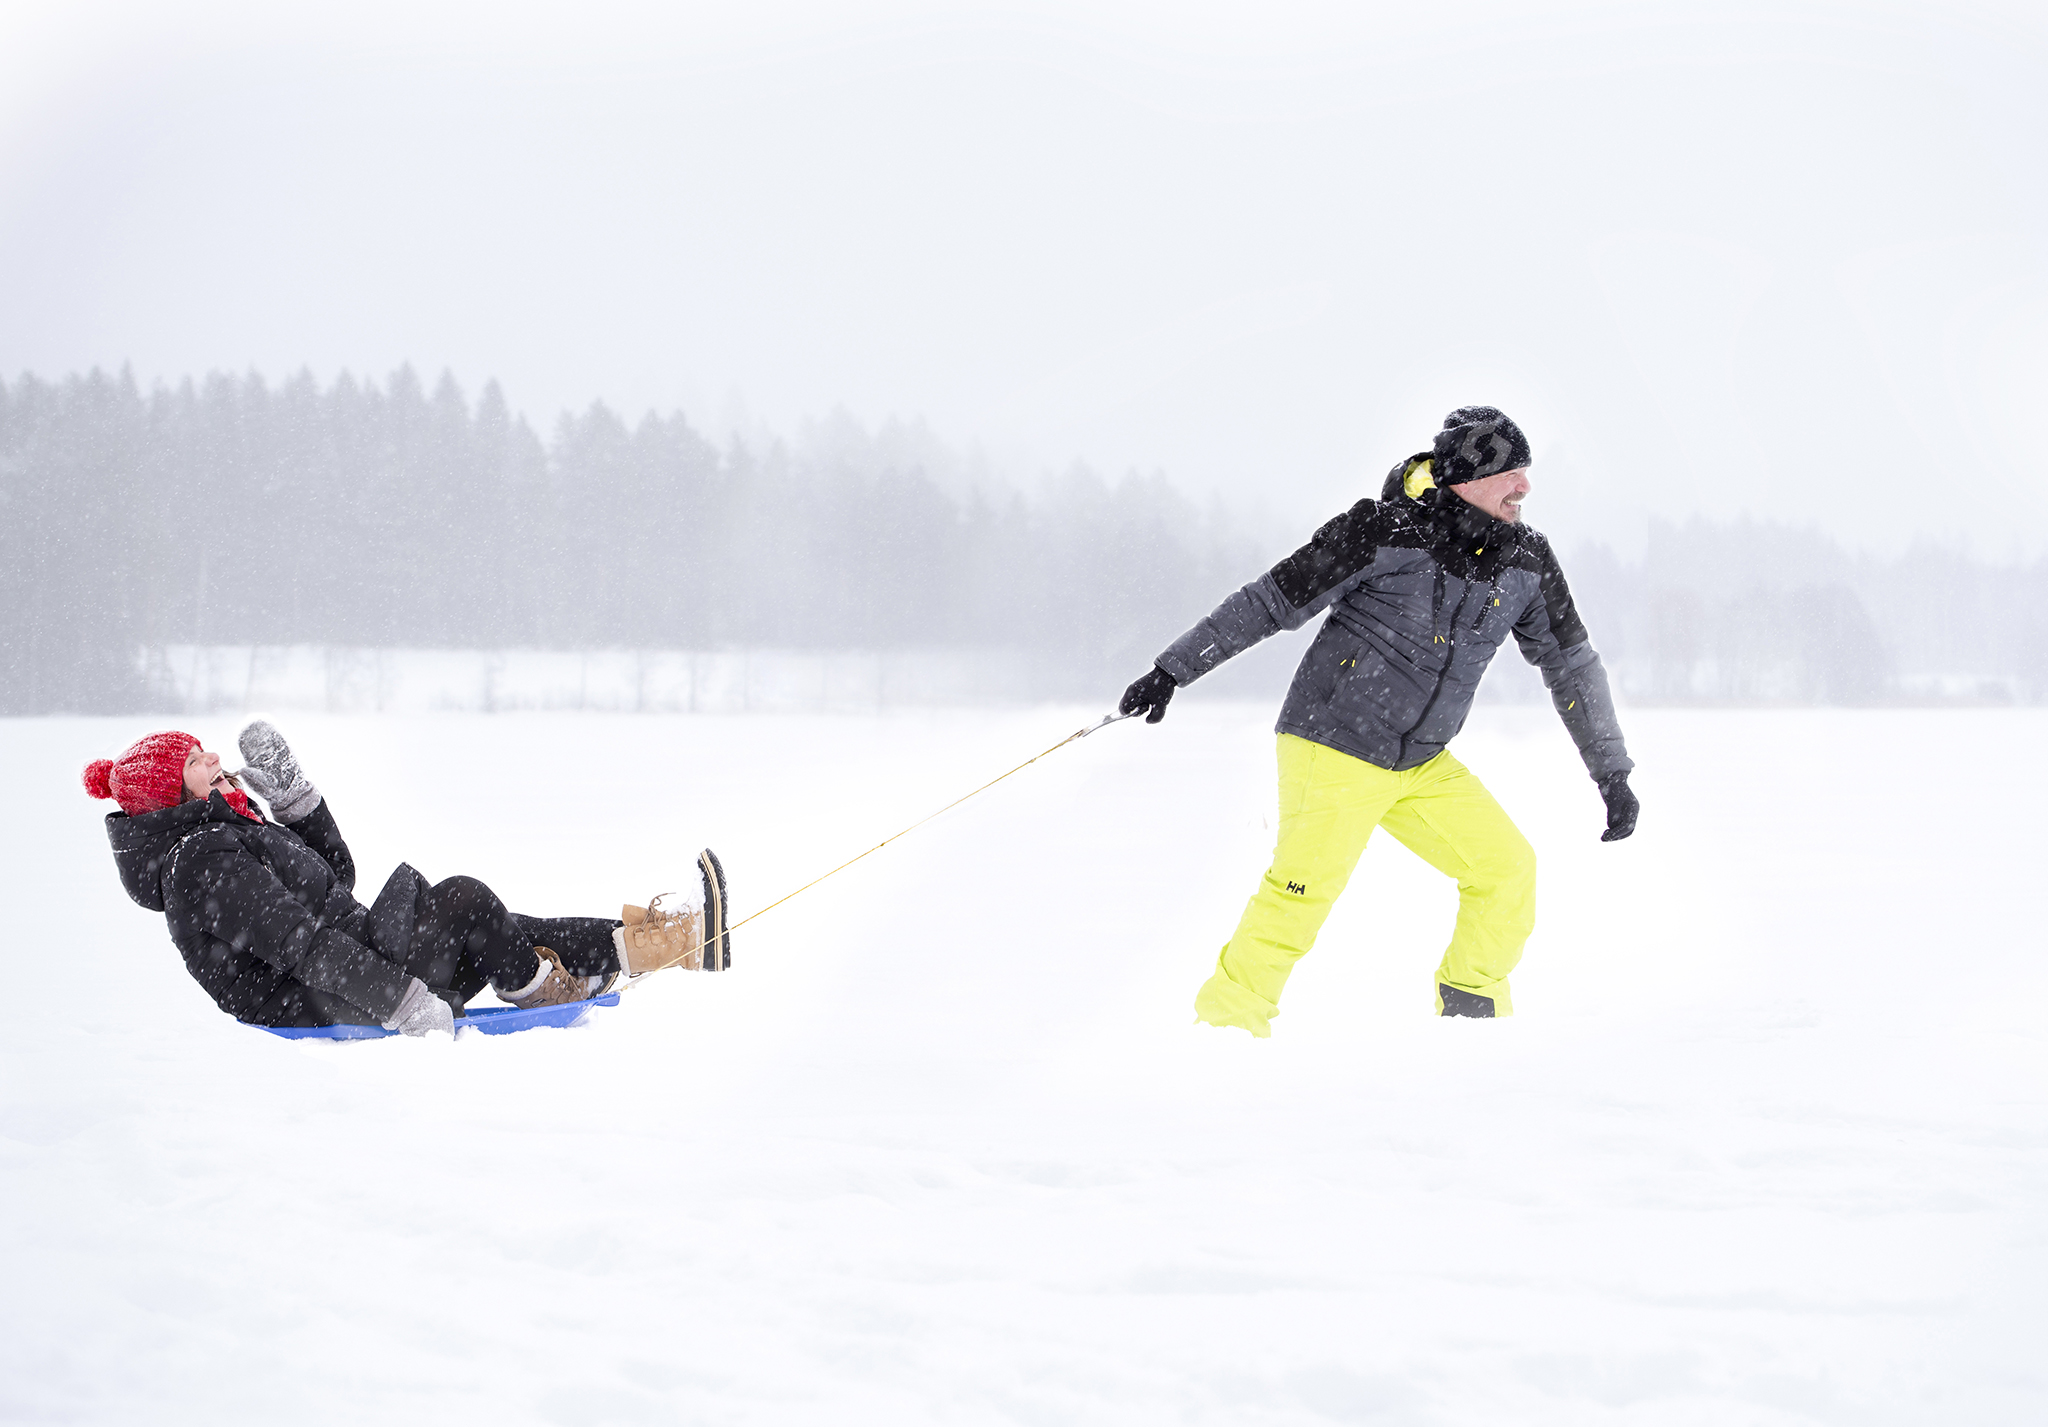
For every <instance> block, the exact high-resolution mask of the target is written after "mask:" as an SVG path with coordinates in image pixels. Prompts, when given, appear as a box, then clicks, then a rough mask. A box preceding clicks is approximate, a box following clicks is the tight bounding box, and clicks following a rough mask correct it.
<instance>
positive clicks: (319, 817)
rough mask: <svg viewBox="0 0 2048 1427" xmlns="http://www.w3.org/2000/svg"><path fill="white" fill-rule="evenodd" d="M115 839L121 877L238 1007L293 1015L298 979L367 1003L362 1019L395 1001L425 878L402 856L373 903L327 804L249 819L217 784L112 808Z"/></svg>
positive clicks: (188, 960) (207, 983) (210, 989)
mask: <svg viewBox="0 0 2048 1427" xmlns="http://www.w3.org/2000/svg"><path fill="white" fill-rule="evenodd" d="M107 840H108V841H109V842H110V843H112V844H113V849H114V865H115V867H116V868H118V869H119V871H120V874H121V885H122V887H123V888H125V889H126V890H127V893H128V895H129V896H130V897H132V898H134V899H135V901H136V902H137V903H139V904H140V905H142V906H144V907H147V908H148V909H149V910H150V911H152V912H162V913H163V914H164V918H165V920H166V921H167V922H168V923H169V924H170V930H171V940H172V941H173V942H175V943H176V944H177V947H178V951H179V953H180V954H182V955H183V956H184V958H185V969H186V970H187V971H189V972H191V973H192V978H193V979H194V980H195V981H197V982H198V983H199V984H200V985H201V986H203V987H205V988H206V993H207V994H208V995H209V996H211V997H213V999H214V1002H215V1004H217V1005H218V1006H219V1007H220V1008H221V1009H222V1010H223V1011H226V1012H227V1013H228V1014H229V1015H231V1016H233V1017H235V1018H236V1019H238V1020H244V1021H252V1022H255V1023H257V1024H262V1025H269V1024H278V1023H281V1022H289V1021H294V1020H296V1019H297V1018H298V1016H299V1015H300V1014H301V1012H300V1011H299V1010H298V1009H297V1008H296V1002H298V1001H299V1000H300V999H301V998H297V997H294V996H292V994H291V993H292V992H293V991H294V990H295V989H296V988H297V987H300V986H309V987H312V988H313V989H314V990H316V991H319V992H322V993H324V994H325V996H327V997H332V998H337V999H339V1000H340V1001H342V1002H345V1003H347V1005H348V1006H351V1007H354V1008H356V1009H358V1010H359V1011H360V1012H361V1015H360V1016H359V1017H355V1018H354V1019H358V1020H360V1021H361V1022H362V1023H364V1024H376V1023H380V1022H382V1021H384V1020H387V1019H389V1018H390V1016H391V1014H392V1012H393V1011H395V1010H396V1009H397V1008H398V1003H399V1000H400V999H401V998H402V997H403V996H404V995H405V991H406V987H407V985H408V983H409V982H410V980H411V978H410V977H409V976H408V975H407V974H406V972H404V971H403V970H401V969H400V966H401V964H402V963H403V962H404V959H405V952H406V948H407V946H408V944H409V943H410V941H411V938H412V932H413V925H414V920H415V917H416V915H417V910H418V904H419V901H420V898H421V896H422V895H423V892H424V883H423V880H422V879H421V877H420V875H419V874H418V873H417V872H415V871H414V870H413V869H412V868H410V867H406V866H403V865H401V866H400V867H399V868H398V870H397V871H396V872H394V873H392V875H391V879H390V881H388V882H387V883H386V884H385V886H384V890H383V891H382V892H381V893H379V894H378V897H377V901H376V904H375V905H374V906H371V907H365V906H363V905H362V904H361V903H360V902H358V901H356V899H355V896H354V891H353V889H354V886H355V865H354V863H353V862H352V861H351V860H350V858H349V854H348V848H347V846H346V844H344V843H343V842H342V840H341V835H340V832H339V830H338V829H337V828H336V827H335V825H334V819H333V816H332V814H331V813H329V812H328V810H327V807H326V804H325V803H322V804H321V806H320V807H319V808H317V809H316V810H315V811H314V813H313V814H312V815H311V816H310V817H308V818H306V819H304V820H303V821H301V822H299V823H296V824H294V825H293V826H292V827H281V826H279V825H278V824H276V823H270V822H264V821H262V820H261V819H258V818H252V817H244V816H243V815H241V814H240V813H237V812H236V811H235V810H234V809H233V808H231V807H229V806H228V804H227V800H226V799H224V798H222V797H221V795H220V794H218V793H215V794H213V795H212V796H211V797H209V798H208V799H207V800H206V801H205V802H203V803H201V802H196V801H195V802H189V803H181V804H179V805H178V806H177V807H173V808H162V809H159V810H158V811H156V812H153V813H143V814H141V815H140V816H136V817H130V816H128V815H127V814H125V813H112V814H109V815H108V817H107ZM330 1009H338V1008H332V1007H331V1003H330ZM320 1019H322V1020H331V1019H334V1017H333V1016H332V1015H327V1016H322V1017H321V1018H320Z"/></svg>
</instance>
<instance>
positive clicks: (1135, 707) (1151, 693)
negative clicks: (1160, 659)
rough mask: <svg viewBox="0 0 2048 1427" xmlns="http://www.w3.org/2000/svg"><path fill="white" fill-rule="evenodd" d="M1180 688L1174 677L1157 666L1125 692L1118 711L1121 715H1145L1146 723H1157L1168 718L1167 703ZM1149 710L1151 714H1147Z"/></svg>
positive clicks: (1118, 705) (1147, 671)
mask: <svg viewBox="0 0 2048 1427" xmlns="http://www.w3.org/2000/svg"><path fill="white" fill-rule="evenodd" d="M1179 687H1180V685H1178V684H1176V683H1175V682H1174V681H1173V675H1171V674H1169V673H1167V672H1166V671H1165V670H1164V669H1161V668H1159V667H1157V666H1156V665H1155V666H1154V667H1152V668H1150V669H1147V670H1146V671H1145V677H1144V678H1142V679H1140V680H1138V681H1137V682H1136V683H1135V684H1132V685H1131V686H1130V687H1129V688H1128V689H1125V690H1124V696H1123V699H1122V700H1121V701H1120V702H1119V703H1118V704H1117V706H1116V711H1117V712H1118V713H1120V714H1139V713H1141V714H1144V715H1145V722H1147V723H1157V722H1159V720H1161V719H1163V718H1165V717H1166V701H1167V700H1168V699H1171V698H1172V697H1173V691H1174V690H1175V689H1177V688H1179ZM1148 709H1149V710H1150V712H1149V713H1147V712H1146V711H1147V710H1148Z"/></svg>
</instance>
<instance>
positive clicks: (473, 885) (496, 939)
mask: <svg viewBox="0 0 2048 1427" xmlns="http://www.w3.org/2000/svg"><path fill="white" fill-rule="evenodd" d="M617 925H619V924H618V923H617V922H612V921H606V920H604V919H603V918H601V917H526V916H521V915H520V914H519V913H517V912H514V911H512V910H510V909H509V908H507V907H506V905H505V904H504V903H503V902H501V901H500V900H498V894H497V893H495V892H493V891H492V890H491V889H490V888H488V887H486V886H485V885H484V884H483V883H481V882H479V881H477V880H476V878H474V877H450V878H449V879H448V880H447V881H445V882H436V883H435V884H434V885H433V886H432V887H430V888H428V889H427V895H426V897H425V899H424V902H423V904H422V906H421V908H420V914H419V918H418V920H416V921H415V922H414V923H413V931H412V948H411V950H410V951H409V952H408V953H407V955H406V958H405V962H404V965H405V969H406V971H408V972H409V973H411V974H412V975H414V976H417V977H419V979H420V980H422V981H424V982H426V983H427V985H429V986H431V987H433V988H434V989H435V990H436V991H440V992H442V993H444V994H447V995H449V996H450V998H451V999H452V1000H454V1001H455V1003H456V1004H457V1005H460V1004H463V1003H464V1002H467V1001H468V1000H469V998H470V997H472V996H474V995H476V994H477V992H479V991H481V990H483V989H484V984H485V983H486V982H488V983H489V984H490V985H492V986H494V987H496V988H497V989H498V990H500V991H516V990H518V989H519V988H520V987H522V986H524V985H526V984H527V983H528V982H529V981H531V980H533V978H534V977H535V975H537V974H538V973H539V971H540V956H539V954H538V953H536V952H535V951H534V948H535V947H536V946H545V947H547V948H548V949H549V950H551V951H553V952H554V953H555V954H556V955H557V956H559V957H561V958H562V967H563V969H564V970H566V971H568V972H569V973H570V974H571V975H575V976H605V975H609V974H610V973H611V972H614V971H617V970H618V969H619V956H618V951H617V949H616V948H615V947H614V946H613V945H612V928H613V927H615V926H617Z"/></svg>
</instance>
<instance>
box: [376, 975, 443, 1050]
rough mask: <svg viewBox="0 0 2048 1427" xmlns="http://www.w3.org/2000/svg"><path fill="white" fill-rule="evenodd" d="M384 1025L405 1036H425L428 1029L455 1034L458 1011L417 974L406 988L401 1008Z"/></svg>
mask: <svg viewBox="0 0 2048 1427" xmlns="http://www.w3.org/2000/svg"><path fill="white" fill-rule="evenodd" d="M384 1029H385V1030H387V1031H397V1032H398V1033H399V1034H400V1035H402V1036H423V1035H425V1034H426V1033H427V1032H428V1031H446V1032H447V1033H448V1034H449V1035H451V1036H452V1035H454V1034H455V1013H454V1012H453V1011H451V1010H449V1009H448V1003H447V1002H446V1001H443V1000H442V999H441V998H440V997H439V996H436V995H435V994H434V993H433V992H432V991H429V990H428V989H427V983H426V982H424V981H422V980H420V979H419V977H417V976H415V977H413V979H412V984H411V985H409V986H407V987H406V988H405V995H404V997H403V998H402V999H401V1000H400V1001H399V1003H398V1009H397V1010H395V1011H393V1012H392V1013H391V1019H390V1020H388V1021H386V1022H385V1023H384Z"/></svg>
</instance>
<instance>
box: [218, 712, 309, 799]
mask: <svg viewBox="0 0 2048 1427" xmlns="http://www.w3.org/2000/svg"><path fill="white" fill-rule="evenodd" d="M235 743H236V745H237V746H238V747H240V748H241V750H242V757H243V758H245V759H247V760H248V766H247V767H246V768H244V769H242V771H241V772H239V773H237V774H236V775H235V776H236V777H238V778H240V779H241V780H242V781H243V782H244V783H246V784H248V785H249V789H250V791H251V792H253V793H255V794H256V796H257V797H259V798H261V799H263V801H264V802H266V803H268V804H270V811H271V813H272V814H273V815H274V816H275V817H276V818H277V820H278V821H279V822H281V823H286V824H290V823H295V822H297V821H298V820H299V819H300V818H302V817H304V816H306V814H308V813H310V812H312V811H313V809H315V808H317V807H319V806H320V790H319V789H318V788H316V787H314V786H313V785H312V783H311V782H309V781H308V780H307V778H306V770H305V769H303V768H301V767H299V760H298V759H297V758H296V757H294V756H293V755H292V746H291V745H290V744H289V743H286V742H285V741H284V735H283V734H281V733H279V732H278V731H277V729H276V727H275V726H274V725H272V724H271V723H270V722H269V721H267V720H265V719H260V718H259V719H256V720H255V721H253V722H252V723H250V724H249V726H248V727H246V728H244V729H243V730H242V732H241V734H240V736H239V737H237V738H236V739H235Z"/></svg>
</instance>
